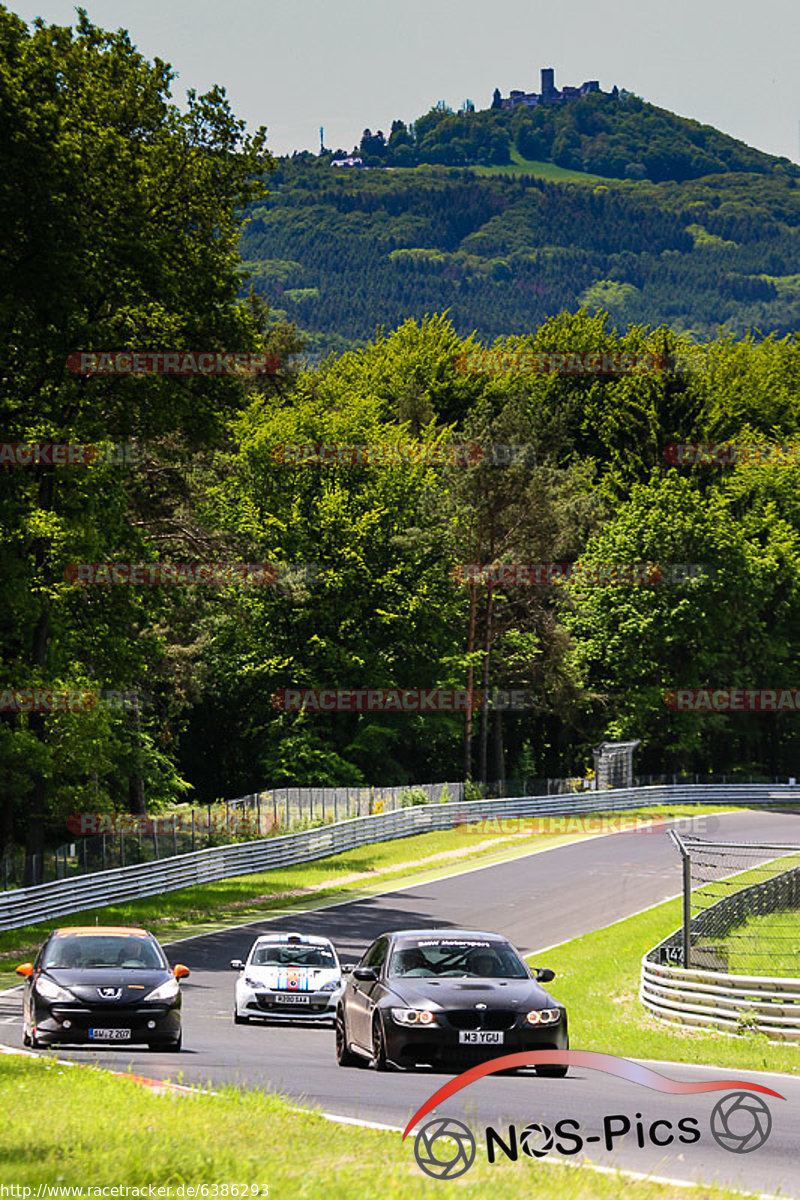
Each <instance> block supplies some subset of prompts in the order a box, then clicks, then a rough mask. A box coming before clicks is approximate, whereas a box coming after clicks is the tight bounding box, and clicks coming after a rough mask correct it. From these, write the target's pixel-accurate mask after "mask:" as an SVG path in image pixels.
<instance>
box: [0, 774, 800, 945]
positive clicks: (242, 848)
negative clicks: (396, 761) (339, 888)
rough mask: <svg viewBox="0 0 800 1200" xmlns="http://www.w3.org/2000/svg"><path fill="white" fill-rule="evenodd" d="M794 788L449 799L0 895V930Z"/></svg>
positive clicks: (797, 793)
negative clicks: (542, 821) (276, 872)
mask: <svg viewBox="0 0 800 1200" xmlns="http://www.w3.org/2000/svg"><path fill="white" fill-rule="evenodd" d="M798 801H800V788H798V787H790V786H788V785H787V786H782V785H768V784H765V785H758V784H729V785H718V784H699V785H677V786H673V785H662V786H656V787H645V788H619V789H612V790H608V791H602V792H588V793H583V794H582V795H580V796H578V795H572V796H550V797H542V796H537V797H508V798H506V799H503V800H476V801H471V802H463V801H462V802H460V803H454V804H425V805H419V806H417V807H413V808H406V809H400V810H398V811H395V812H389V813H377V814H375V815H373V816H368V817H356V818H353V819H351V820H349V821H340V822H338V823H336V824H331V825H328V826H323V827H321V828H317V829H309V830H305V831H302V832H298V833H290V834H284V835H281V836H274V837H269V838H265V839H262V840H259V841H255V842H242V843H239V844H237V845H229V846H218V847H215V848H213V849H208V850H198V851H195V852H194V853H190V854H183V855H179V856H178V857H174V858H164V859H159V860H158V861H157V862H152V863H145V864H142V865H137V866H129V867H118V868H116V869H114V870H110V871H101V872H97V873H96V874H92V875H83V876H78V877H76V878H73V879H62V880H58V881H56V882H53V883H46V884H40V885H38V886H36V887H28V888H19V889H17V890H15V891H8V892H3V893H0V929H17V928H20V927H21V926H23V925H30V924H35V923H37V922H39V921H45V920H48V919H49V918H52V917H60V916H65V915H66V914H68V913H76V912H84V911H86V910H87V909H92V908H98V907H102V906H104V905H108V904H120V903H123V902H125V901H128V900H136V899H140V898H142V897H145V896H155V895H160V894H161V893H162V892H169V891H176V890H178V889H180V888H186V887H191V886H192V885H194V884H203V883H211V882H213V881H215V880H219V879H227V878H229V877H231V876H235V875H248V874H253V873H255V872H259V871H267V870H271V869H273V868H275V867H284V866H289V865H292V864H295V863H302V862H308V861H310V860H312V859H316V858H325V857H327V856H328V855H331V854H339V853H341V852H343V851H345V850H352V849H355V848H356V847H358V846H364V845H368V844H369V843H372V842H381V841H388V840H391V839H393V838H401V837H410V836H411V835H413V834H417V833H425V832H429V831H433V830H441V829H451V828H453V827H454V826H456V825H460V824H464V823H466V822H473V821H480V820H491V819H496V818H503V817H529V816H558V815H565V814H582V813H591V812H612V811H624V810H634V809H637V808H644V807H647V806H651V805H657V804H671V805H676V804H714V805H720V804H746V805H748V806H752V805H770V804H790V803H797V802H798Z"/></svg>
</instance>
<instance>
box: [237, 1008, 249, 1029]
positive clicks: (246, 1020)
mask: <svg viewBox="0 0 800 1200" xmlns="http://www.w3.org/2000/svg"><path fill="white" fill-rule="evenodd" d="M233 1023H234V1025H249V1024H250V1018H249V1017H240V1016H239V1014H238V1012H237V1011H236V1009H234V1010H233Z"/></svg>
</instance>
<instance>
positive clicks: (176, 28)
mask: <svg viewBox="0 0 800 1200" xmlns="http://www.w3.org/2000/svg"><path fill="white" fill-rule="evenodd" d="M83 4H84V7H86V8H87V9H88V12H89V15H90V17H91V18H92V20H93V21H94V22H95V23H96V24H98V25H103V26H105V27H107V28H113V29H117V28H119V27H120V26H122V27H124V28H126V29H127V30H128V31H129V32H130V35H131V39H132V41H133V42H134V44H135V45H136V46H137V47H138V48H139V50H140V51H141V52H142V53H143V54H144V55H146V56H147V57H148V58H152V57H154V56H155V55H158V56H159V57H160V58H162V59H166V60H167V61H168V62H170V63H171V64H172V66H173V67H174V68H175V69H176V70H177V72H178V75H179V78H178V80H177V81H176V83H175V88H174V95H175V97H176V99H182V98H183V95H184V93H185V91H186V89H187V88H189V87H194V88H196V89H197V90H198V91H200V92H202V91H204V90H205V89H206V88H208V87H209V86H210V85H211V84H213V83H218V84H220V85H222V86H223V87H224V88H225V89H226V91H227V93H228V96H229V98H230V101H231V105H232V108H233V110H234V112H235V113H236V115H237V116H239V117H241V118H243V119H245V120H246V121H247V122H248V124H249V125H250V126H251V127H255V126H257V125H266V126H268V129H269V145H270V149H272V150H273V151H274V152H275V153H278V154H284V153H286V152H288V151H291V150H295V149H297V150H300V149H305V148H307V149H312V150H316V149H318V147H319V126H320V125H324V127H325V144H326V146H328V147H331V148H333V149H336V148H338V147H340V146H341V147H343V148H345V149H349V148H350V147H351V146H352V145H353V144H354V143H355V142H356V141H358V140H359V138H360V136H361V131H362V129H363V128H364V127H365V126H369V127H370V128H371V129H372V130H373V131H374V130H376V129H383V130H384V131H385V132H387V133H388V130H389V127H390V125H391V122H392V120H393V119H394V118H395V117H401V118H402V119H403V120H406V121H410V120H413V119H414V118H415V117H417V116H419V115H420V114H421V113H423V112H426V111H427V110H428V109H429V108H430V107H431V105H432V104H435V103H436V102H437V101H438V100H445V101H447V103H448V104H450V105H452V106H453V107H454V108H458V107H459V106H460V104H461V103H462V101H463V100H464V99H466V98H467V97H469V98H470V99H471V100H473V101H474V102H475V105H476V107H478V108H485V107H487V106H488V104H489V103H490V101H491V97H492V92H493V90H494V88H495V87H499V88H500V90H501V91H502V92H503V94H504V95H505V94H506V93H507V92H508V91H509V90H510V89H511V88H515V87H519V88H524V89H525V90H526V91H538V90H539V69H540V67H546V66H551V67H555V71H556V86H559V85H563V84H579V83H582V82H583V81H584V80H585V79H599V81H600V86H601V88H603V90H604V91H609V90H610V89H611V87H612V86H613V85H614V84H615V83H616V84H617V85H618V86H619V87H626V88H628V89H629V90H630V91H633V92H636V93H637V94H638V95H640V96H643V97H644V98H645V99H646V100H649V101H651V102H652V103H653V104H658V105H660V106H661V107H663V108H668V109H671V110H672V111H673V112H677V113H680V114H681V115H682V116H688V117H694V118H696V119H697V120H699V121H703V122H706V123H708V124H711V125H716V126H717V127H718V128H719V129H722V130H724V131H725V132H726V133H730V134H732V135H733V136H734V137H738V138H741V139H742V140H743V141H745V142H748V143H749V144H750V145H752V146H757V147H759V148H760V149H762V150H767V151H769V152H770V153H772V154H784V155H787V156H788V157H789V158H792V159H793V160H794V161H798V159H800V150H799V149H798V127H799V124H800V69H798V62H799V60H800V3H798V0H549V2H547V3H545V2H544V0H503V2H502V3H491V2H488V0H230V2H229V3H222V0H83ZM7 7H9V8H11V9H12V10H13V11H15V12H17V13H18V14H19V15H20V16H21V17H23V18H24V19H25V20H31V19H32V18H33V17H35V16H41V17H43V18H44V19H45V20H46V21H48V22H52V23H55V24H61V25H63V24H70V23H72V22H73V21H74V4H73V3H72V2H70V0H16V2H14V0H10V2H9V3H7Z"/></svg>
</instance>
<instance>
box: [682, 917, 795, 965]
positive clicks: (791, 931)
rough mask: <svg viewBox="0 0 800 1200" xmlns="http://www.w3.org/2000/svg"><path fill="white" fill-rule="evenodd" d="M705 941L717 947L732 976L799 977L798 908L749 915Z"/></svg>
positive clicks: (704, 940) (706, 943)
mask: <svg viewBox="0 0 800 1200" xmlns="http://www.w3.org/2000/svg"><path fill="white" fill-rule="evenodd" d="M703 944H704V945H708V946H714V947H716V948H717V950H718V951H719V954H720V956H721V957H722V958H723V959H725V960H727V964H728V968H727V969H728V971H729V972H730V974H732V975H783V976H785V977H787V978H789V979H797V978H798V977H800V952H798V947H800V912H798V910H797V909H796V908H786V909H781V910H780V911H779V912H774V913H769V914H767V915H766V916H763V917H750V918H749V919H748V920H747V921H743V922H742V923H741V925H736V926H735V927H734V928H733V929H731V930H730V932H729V933H727V934H726V935H725V937H721V938H704V939H703Z"/></svg>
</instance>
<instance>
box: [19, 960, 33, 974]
mask: <svg viewBox="0 0 800 1200" xmlns="http://www.w3.org/2000/svg"><path fill="white" fill-rule="evenodd" d="M16 972H17V975H25V976H26V977H27V976H29V975H32V974H33V963H20V964H19V966H18V967H17V968H16Z"/></svg>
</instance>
